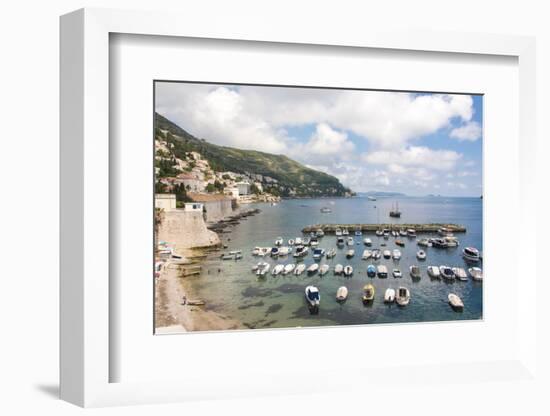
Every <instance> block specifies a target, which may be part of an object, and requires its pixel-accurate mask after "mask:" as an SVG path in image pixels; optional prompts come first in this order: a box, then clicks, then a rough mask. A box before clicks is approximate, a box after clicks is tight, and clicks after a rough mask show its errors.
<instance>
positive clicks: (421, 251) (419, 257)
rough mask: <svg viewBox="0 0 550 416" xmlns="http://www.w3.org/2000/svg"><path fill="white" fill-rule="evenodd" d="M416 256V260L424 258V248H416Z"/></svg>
mask: <svg viewBox="0 0 550 416" xmlns="http://www.w3.org/2000/svg"><path fill="white" fill-rule="evenodd" d="M416 258H417V259H418V260H426V252H425V251H424V250H418V251H417V252H416Z"/></svg>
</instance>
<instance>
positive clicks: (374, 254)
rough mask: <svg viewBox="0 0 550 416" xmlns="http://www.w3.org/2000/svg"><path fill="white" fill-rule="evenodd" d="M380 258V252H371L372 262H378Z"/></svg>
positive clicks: (376, 250)
mask: <svg viewBox="0 0 550 416" xmlns="http://www.w3.org/2000/svg"><path fill="white" fill-rule="evenodd" d="M381 256H382V254H381V253H380V250H378V249H377V248H376V249H374V250H372V256H371V257H372V258H373V260H378V259H380V257H381Z"/></svg>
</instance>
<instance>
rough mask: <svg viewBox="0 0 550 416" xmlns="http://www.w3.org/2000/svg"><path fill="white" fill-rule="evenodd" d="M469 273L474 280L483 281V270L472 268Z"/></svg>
mask: <svg viewBox="0 0 550 416" xmlns="http://www.w3.org/2000/svg"><path fill="white" fill-rule="evenodd" d="M468 272H469V273H470V276H472V279H474V280H477V281H480V280H483V270H481V269H480V268H479V267H470V268H469V269H468Z"/></svg>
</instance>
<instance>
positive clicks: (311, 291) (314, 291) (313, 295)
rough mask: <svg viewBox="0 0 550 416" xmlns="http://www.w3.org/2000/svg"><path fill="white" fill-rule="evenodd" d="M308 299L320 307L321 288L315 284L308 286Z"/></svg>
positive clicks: (311, 303) (310, 303)
mask: <svg viewBox="0 0 550 416" xmlns="http://www.w3.org/2000/svg"><path fill="white" fill-rule="evenodd" d="M305 292H306V300H307V302H308V303H309V305H310V306H312V307H318V306H319V302H320V301H321V294H320V293H319V289H318V288H316V287H315V286H308V287H306V291H305Z"/></svg>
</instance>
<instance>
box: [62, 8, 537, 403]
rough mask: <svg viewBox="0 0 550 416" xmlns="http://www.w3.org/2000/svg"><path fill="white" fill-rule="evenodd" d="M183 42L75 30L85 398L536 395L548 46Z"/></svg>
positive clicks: (71, 106) (69, 47) (65, 213)
mask: <svg viewBox="0 0 550 416" xmlns="http://www.w3.org/2000/svg"><path fill="white" fill-rule="evenodd" d="M182 19H183V18H182V16H178V15H174V14H170V13H145V12H126V11H124V12H123V11H112V10H95V9H92V10H89V9H86V10H80V11H77V12H74V13H71V14H69V15H66V16H64V17H62V19H61V81H62V86H61V115H62V116H61V207H62V208H61V252H62V258H61V396H62V398H63V399H65V400H67V401H70V402H72V403H76V404H78V405H81V406H106V405H117V404H138V403H160V402H167V401H186V400H196V399H210V398H214V397H215V398H234V397H254V396H260V395H267V396H269V395H281V394H308V393H316V394H324V393H330V392H341V393H346V394H353V392H363V391H365V389H368V390H369V392H370V394H373V395H374V394H375V395H377V397H381V398H383V397H386V398H388V400H389V399H390V398H391V397H395V396H396V395H402V397H407V400H411V403H412V402H416V403H420V402H419V400H421V397H415V396H414V395H412V393H411V389H413V390H414V388H421V387H426V388H428V386H429V388H432V389H436V390H441V391H444V390H445V388H447V387H448V386H449V385H450V383H468V384H471V385H472V386H479V385H480V383H486V385H488V386H491V387H490V388H488V390H487V394H488V395H490V396H491V397H498V395H499V391H498V388H497V387H493V385H495V386H496V384H497V382H498V383H502V382H503V381H508V382H510V383H516V382H520V381H521V382H523V381H529V382H533V383H536V382H537V379H536V377H535V367H536V355H535V354H534V351H535V349H536V345H537V340H536V330H537V324H536V321H534V320H532V319H531V317H532V316H534V314H535V311H536V302H535V301H534V300H533V296H532V293H533V290H534V289H533V288H534V287H536V283H537V275H536V261H535V260H534V259H533V253H532V251H531V250H528V248H529V246H530V244H532V241H534V239H535V238H534V233H535V229H536V227H535V215H534V214H532V212H531V211H528V210H529V207H530V206H532V204H533V203H534V199H533V198H534V196H533V195H534V191H533V189H532V184H531V182H530V181H529V178H530V177H532V175H533V169H534V168H535V163H534V161H535V150H534V146H532V144H533V141H534V140H535V137H536V136H535V131H534V125H535V123H534V118H535V115H536V111H534V109H535V100H534V96H535V95H534V91H535V77H534V50H535V49H534V41H533V39H531V38H523V37H515V36H504V35H502V36H500V35H499V36H496V35H495V36H493V35H481V34H450V33H442V34H437V36H434V34H426V33H422V32H420V31H418V32H415V31H413V32H388V31H385V30H381V29H380V30H378V29H375V28H374V27H372V28H370V29H368V30H365V31H364V32H361V34H357V33H355V32H350V31H346V30H342V31H336V32H334V34H331V35H330V36H328V35H327V34H326V32H325V31H324V30H323V28H318V29H317V30H311V31H308V32H307V34H304V33H303V32H302V31H301V30H300V28H292V27H289V28H287V30H285V31H281V30H280V28H278V27H276V25H275V24H273V25H270V24H268V25H265V26H263V27H262V28H261V29H259V28H258V27H257V26H254V25H251V26H248V25H249V23H247V20H246V19H244V18H243V21H242V22H240V23H242V25H241V26H240V27H241V29H242V30H243V32H240V33H238V34H237V33H235V32H234V31H233V30H232V28H233V26H231V24H229V23H227V24H223V23H220V24H219V25H216V26H215V27H212V26H208V25H205V24H202V23H203V21H202V20H201V19H200V18H197V19H189V18H188V16H187V17H186V18H185V19H183V20H185V21H186V22H187V23H186V25H183V26H182V24H181V22H182ZM201 22H202V23H201ZM242 33H247V34H246V36H245V35H243V34H242ZM327 36H328V38H327ZM518 149H519V151H518ZM503 184H506V186H505V187H503ZM527 212H529V215H527V214H526V213H527ZM510 218H515V219H516V220H517V224H516V231H517V232H516V233H515V236H514V246H515V250H514V255H511V254H510V233H509V229H508V226H507V224H508V220H509V219H510ZM520 278H521V281H522V284H521V285H519V284H518V281H519V279H520ZM377 349H378V350H380V352H379V353H375V352H374V351H375V350H377ZM342 350H345V355H342V356H340V355H338V356H336V355H334V354H335V351H339V352H341V351H342ZM450 351H451V352H452V353H450ZM464 351H475V354H472V353H469V354H465V353H464V354H463V353H461V352H464ZM455 352H456V353H455ZM366 374H367V375H368V377H366V376H365V375H366ZM396 374H398V375H399V377H398V379H399V383H397V384H396V380H395V375H396ZM449 374H452V377H449ZM259 380H261V382H259ZM533 380H534V381H533ZM390 396H391V397H390ZM436 396H437V397H436V398H434V403H439V404H440V405H441V406H443V405H444V403H445V396H444V395H436ZM382 404H383V401H381V402H380V406H381V405H382Z"/></svg>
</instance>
